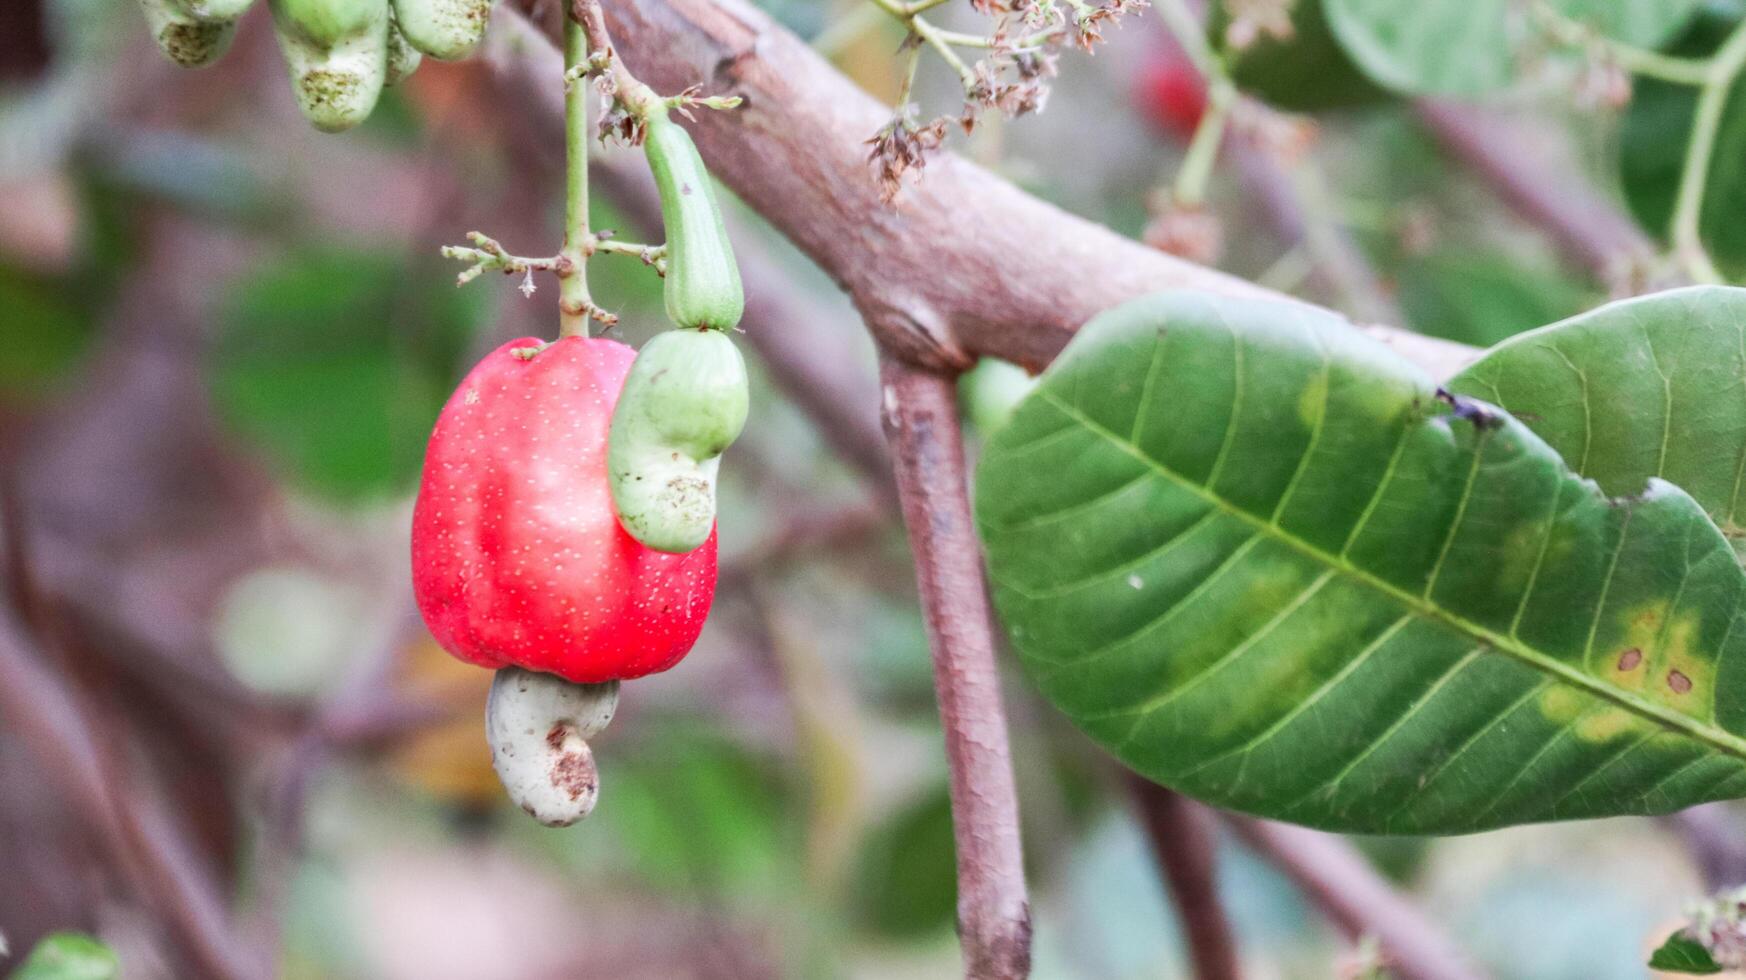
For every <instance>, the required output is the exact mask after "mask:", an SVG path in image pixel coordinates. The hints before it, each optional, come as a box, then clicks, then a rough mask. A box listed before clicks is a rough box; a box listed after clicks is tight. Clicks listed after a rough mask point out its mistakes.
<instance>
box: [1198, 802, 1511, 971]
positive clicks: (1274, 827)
mask: <svg viewBox="0 0 1746 980" xmlns="http://www.w3.org/2000/svg"><path fill="white" fill-rule="evenodd" d="M1221 816H1223V817H1224V818H1225V822H1226V823H1227V824H1229V825H1230V827H1231V829H1232V830H1234V831H1236V833H1237V836H1239V837H1241V838H1242V839H1243V841H1244V842H1245V843H1247V844H1248V845H1249V846H1250V847H1252V848H1254V849H1255V850H1256V851H1258V852H1260V854H1261V855H1262V856H1263V857H1265V858H1266V859H1267V860H1268V861H1270V862H1271V863H1272V864H1273V865H1274V866H1275V867H1277V868H1279V870H1281V871H1283V872H1284V873H1285V875H1286V877H1288V878H1290V879H1291V880H1292V881H1293V882H1295V883H1296V884H1297V887H1298V888H1300V889H1302V890H1303V893H1304V895H1305V896H1306V897H1307V898H1309V900H1310V901H1311V902H1312V903H1314V904H1315V905H1316V906H1317V907H1318V908H1320V909H1321V910H1322V912H1323V913H1324V914H1326V915H1327V917H1328V918H1329V919H1330V920H1331V921H1332V922H1333V923H1334V925H1335V926H1337V927H1338V928H1339V930H1340V931H1341V932H1342V933H1345V935H1346V937H1347V938H1348V939H1351V940H1354V941H1356V940H1357V939H1358V938H1359V937H1361V936H1365V935H1370V936H1375V937H1376V939H1377V941H1379V942H1380V943H1381V944H1382V950H1383V953H1384V955H1386V956H1387V957H1388V962H1389V966H1390V968H1391V969H1393V971H1394V972H1395V973H1397V974H1399V975H1400V976H1402V977H1405V978H1407V980H1479V978H1480V977H1481V976H1482V974H1480V973H1479V972H1477V971H1476V970H1475V969H1474V968H1473V967H1472V966H1470V965H1469V964H1468V962H1467V959H1466V958H1465V957H1464V956H1462V955H1461V952H1460V950H1458V949H1456V948H1455V945H1454V944H1453V943H1451V942H1450V941H1449V940H1448V938H1447V937H1445V936H1444V935H1443V933H1442V931H1441V930H1439V929H1438V928H1437V927H1436V925H1435V924H1433V923H1432V922H1431V920H1429V919H1427V918H1426V917H1425V915H1424V913H1422V912H1420V911H1419V910H1418V909H1417V908H1415V907H1414V906H1413V905H1412V903H1411V902H1408V901H1407V900H1406V899H1405V898H1403V897H1401V895H1400V893H1398V892H1396V891H1395V890H1394V888H1392V887H1391V886H1390V885H1389V884H1388V882H1386V881H1384V880H1383V878H1382V876H1381V875H1379V874H1377V873H1376V871H1375V870H1374V869H1373V868H1371V866H1370V862H1368V861H1366V860H1364V857H1363V855H1361V854H1359V853H1358V852H1357V851H1355V850H1353V848H1352V846H1351V845H1350V844H1347V843H1346V842H1345V841H1343V840H1341V839H1340V838H1338V837H1335V836H1334V835H1332V834H1324V833H1320V832H1319V831H1314V830H1306V829H1304V828H1303V827H1294V826H1291V825H1290V824H1282V823H1273V822H1271V821H1267V820H1256V819H1254V818H1252V817H1242V816H1237V815H1235V814H1229V813H1226V814H1221Z"/></svg>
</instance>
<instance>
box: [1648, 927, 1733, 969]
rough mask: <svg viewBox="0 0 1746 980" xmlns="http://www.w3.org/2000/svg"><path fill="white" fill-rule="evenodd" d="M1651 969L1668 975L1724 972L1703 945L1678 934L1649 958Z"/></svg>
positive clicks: (1670, 937) (1669, 938)
mask: <svg viewBox="0 0 1746 980" xmlns="http://www.w3.org/2000/svg"><path fill="white" fill-rule="evenodd" d="M1649 969H1651V970H1662V971H1665V972H1667V973H1697V974H1710V973H1720V972H1722V967H1721V965H1720V964H1718V963H1717V962H1716V960H1715V957H1713V956H1711V955H1710V951H1709V950H1707V949H1705V948H1704V947H1703V944H1702V943H1699V942H1698V941H1697V940H1695V939H1693V938H1691V937H1690V936H1687V935H1686V934H1685V933H1683V932H1676V933H1674V934H1673V935H1671V936H1668V937H1667V941H1666V942H1664V943H1662V944H1661V947H1660V948H1659V949H1657V950H1656V951H1655V952H1654V953H1652V954H1650V956H1649Z"/></svg>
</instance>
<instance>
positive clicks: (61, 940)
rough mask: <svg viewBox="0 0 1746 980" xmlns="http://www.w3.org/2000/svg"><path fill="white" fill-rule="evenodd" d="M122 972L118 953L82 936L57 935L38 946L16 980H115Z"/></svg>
mask: <svg viewBox="0 0 1746 980" xmlns="http://www.w3.org/2000/svg"><path fill="white" fill-rule="evenodd" d="M120 972H121V964H120V963H119V962H118V961H117V960H116V958H115V953H114V951H113V950H111V949H110V948H109V947H108V946H105V945H104V944H102V943H101V942H98V941H97V940H95V939H93V938H91V937H90V936H87V935H85V934H83V933H78V932H57V933H55V934H53V935H51V936H47V937H45V938H44V939H43V941H42V942H40V943H37V944H36V949H34V950H32V951H31V954H30V958H29V959H27V960H25V961H24V963H23V964H21V965H20V966H19V967H18V969H17V970H16V971H14V972H13V974H12V980H114V978H115V977H117V976H119V975H120Z"/></svg>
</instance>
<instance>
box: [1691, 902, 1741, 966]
mask: <svg viewBox="0 0 1746 980" xmlns="http://www.w3.org/2000/svg"><path fill="white" fill-rule="evenodd" d="M1685 934H1686V935H1687V936H1689V937H1691V939H1693V940H1694V941H1696V942H1697V944H1698V945H1700V946H1702V947H1703V948H1704V949H1705V950H1707V951H1708V952H1709V954H1710V957H1711V958H1712V959H1714V960H1715V961H1716V964H1717V965H1719V966H1720V967H1721V968H1722V969H1724V970H1738V969H1741V968H1742V967H1746V888H1734V889H1730V890H1728V891H1725V892H1722V893H1721V894H1719V895H1717V896H1715V897H1714V898H1712V899H1710V900H1709V901H1707V902H1704V903H1703V904H1701V905H1698V906H1696V907H1695V908H1693V909H1692V910H1691V924H1690V925H1688V926H1686V928H1685Z"/></svg>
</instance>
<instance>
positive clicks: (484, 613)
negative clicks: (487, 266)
mask: <svg viewBox="0 0 1746 980" xmlns="http://www.w3.org/2000/svg"><path fill="white" fill-rule="evenodd" d="M539 343H540V341H538V340H537V339H533V338H523V339H521V340H512V341H510V342H509V343H507V344H504V345H503V346H502V347H499V348H497V349H496V350H495V351H492V352H491V353H490V354H489V355H487V356H486V358H485V359H484V360H482V361H480V362H479V365H478V366H477V367H475V368H474V369H473V371H472V373H470V374H468V375H467V377H466V379H465V380H464V381H462V382H461V386H460V387H459V388H457V389H456V390H455V393H454V395H453V396H451V397H450V398H449V403H448V404H447V405H445V406H443V411H442V415H441V416H439V417H438V419H437V424H436V430H435V431H434V432H432V433H431V437H430V446H429V448H427V449H426V451H425V458H424V477H423V479H422V481H421V482H420V485H419V489H418V504H417V507H416V508H415V509H414V511H413V515H412V588H413V593H414V594H415V596H416V597H417V599H418V611H419V612H420V613H422V614H423V615H424V622H425V625H427V626H429V627H430V631H431V634H432V635H433V636H435V637H436V640H437V642H438V643H441V644H442V646H443V648H444V649H445V650H448V651H449V652H450V653H452V654H454V655H455V656H457V657H459V658H460V659H462V660H465V661H468V662H469V663H475V664H479V665H481V666H484V667H492V668H497V667H503V666H506V665H510V664H514V665H516V666H520V667H525V668H527V669H529V670H536V671H544V672H548V673H553V674H557V675H558V676H560V677H563V678H565V679H567V680H571V681H576V682H578V683H590V684H593V683H599V682H601V681H609V680H627V679H629V678H632V677H642V676H643V675H645V674H653V673H655V672H657V671H662V670H666V669H667V668H669V667H671V666H673V665H674V664H676V663H678V662H679V660H680V658H682V657H684V656H685V654H686V653H687V652H688V651H689V650H690V649H691V645H692V644H693V643H695V642H696V641H697V634H698V632H699V631H700V630H702V629H703V620H704V618H705V617H706V616H708V615H709V605H710V601H711V600H712V599H713V598H714V597H715V572H716V569H715V532H714V531H711V532H710V535H709V540H708V541H706V542H704V544H703V546H702V547H700V548H698V549H697V550H695V551H691V552H688V553H686V554H683V555H670V554H664V553H662V552H658V551H654V550H652V549H649V548H646V547H644V546H643V545H642V544H641V543H639V542H638V541H637V540H636V539H635V538H632V537H631V536H630V535H629V534H627V533H625V530H624V528H622V527H620V526H619V523H618V516H617V514H616V513H614V511H613V508H612V495H611V493H610V491H609V489H608V487H607V482H606V433H607V429H608V427H609V425H610V424H611V421H612V407H613V404H614V403H615V402H617V401H618V393H619V389H620V388H621V387H623V385H624V377H625V374H626V373H627V372H628V371H629V370H630V365H631V361H632V360H633V359H634V358H635V357H636V352H635V351H633V350H632V349H631V348H629V347H626V346H625V345H623V344H621V343H618V342H616V341H612V340H601V339H584V338H581V337H569V338H565V339H563V340H560V341H558V342H557V343H555V344H553V345H551V346H550V347H547V348H546V349H545V350H543V351H541V352H540V353H539V354H538V355H536V356H534V357H532V358H531V359H527V360H523V359H521V358H519V357H517V356H515V355H514V354H511V353H510V350H511V349H513V348H525V347H537V346H538V345H539Z"/></svg>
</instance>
